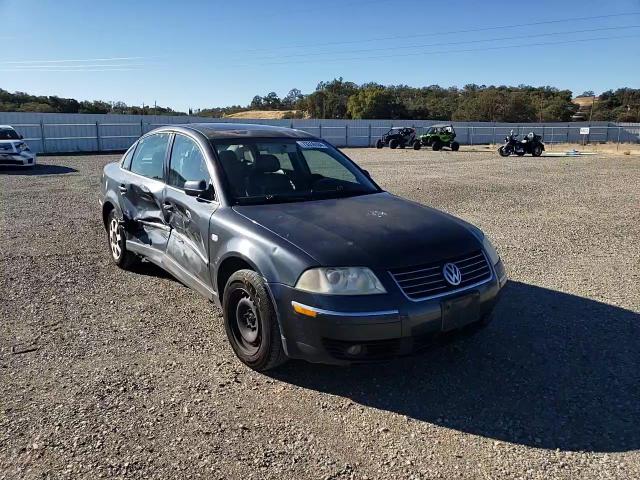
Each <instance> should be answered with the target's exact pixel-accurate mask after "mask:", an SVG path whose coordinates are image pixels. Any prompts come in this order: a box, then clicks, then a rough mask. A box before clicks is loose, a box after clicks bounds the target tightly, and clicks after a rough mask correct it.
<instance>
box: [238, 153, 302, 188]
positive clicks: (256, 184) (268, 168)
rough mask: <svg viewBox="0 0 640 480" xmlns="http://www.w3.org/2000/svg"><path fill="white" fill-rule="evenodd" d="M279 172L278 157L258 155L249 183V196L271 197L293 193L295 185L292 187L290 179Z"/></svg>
mask: <svg viewBox="0 0 640 480" xmlns="http://www.w3.org/2000/svg"><path fill="white" fill-rule="evenodd" d="M279 170H280V161H279V160H278V157H276V156H275V155H258V157H257V158H256V160H255V163H254V165H253V170H252V171H251V174H250V175H249V179H248V181H247V194H248V195H269V194H281V193H289V192H292V191H293V185H291V181H290V180H289V177H287V176H286V175H285V174H284V173H276V172H278V171H279Z"/></svg>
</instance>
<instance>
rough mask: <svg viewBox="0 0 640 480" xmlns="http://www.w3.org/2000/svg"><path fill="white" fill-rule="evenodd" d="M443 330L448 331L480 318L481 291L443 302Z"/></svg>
mask: <svg viewBox="0 0 640 480" xmlns="http://www.w3.org/2000/svg"><path fill="white" fill-rule="evenodd" d="M441 307H442V330H443V331H445V332H447V331H450V330H455V329H457V328H461V327H464V326H465V325H469V324H470V323H474V322H477V321H478V320H480V293H479V292H471V293H469V294H467V295H464V296H463V297H457V298H452V299H449V300H445V301H443V302H442V303H441Z"/></svg>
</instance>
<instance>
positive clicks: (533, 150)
mask: <svg viewBox="0 0 640 480" xmlns="http://www.w3.org/2000/svg"><path fill="white" fill-rule="evenodd" d="M543 151H544V143H542V137H541V136H540V135H536V134H535V133H533V132H530V133H529V134H528V135H526V136H525V137H524V138H523V139H522V140H518V134H517V133H516V134H514V133H513V130H511V132H509V135H507V136H506V137H504V145H502V146H501V147H500V148H499V149H498V153H499V154H500V156H501V157H508V156H509V155H511V154H513V153H515V154H516V155H518V156H519V157H521V156H523V155H524V154H525V153H530V154H531V155H533V156H534V157H539V156H540V155H542V152H543Z"/></svg>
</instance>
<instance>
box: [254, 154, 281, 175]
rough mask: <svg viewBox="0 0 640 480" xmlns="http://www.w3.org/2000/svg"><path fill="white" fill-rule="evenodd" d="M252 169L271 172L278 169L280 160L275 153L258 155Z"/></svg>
mask: <svg viewBox="0 0 640 480" xmlns="http://www.w3.org/2000/svg"><path fill="white" fill-rule="evenodd" d="M253 168H254V170H255V171H257V172H262V173H272V172H277V171H278V170H280V161H279V160H278V157H276V156H275V155H258V158H256V163H255V165H254V166H253Z"/></svg>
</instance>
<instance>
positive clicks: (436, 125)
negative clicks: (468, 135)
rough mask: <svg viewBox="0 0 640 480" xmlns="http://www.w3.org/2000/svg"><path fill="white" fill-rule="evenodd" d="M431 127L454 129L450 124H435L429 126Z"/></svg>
mask: <svg viewBox="0 0 640 480" xmlns="http://www.w3.org/2000/svg"><path fill="white" fill-rule="evenodd" d="M430 127H453V125H451V124H450V123H434V124H433V125H429V128H430Z"/></svg>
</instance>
